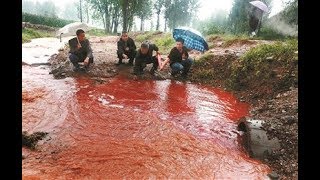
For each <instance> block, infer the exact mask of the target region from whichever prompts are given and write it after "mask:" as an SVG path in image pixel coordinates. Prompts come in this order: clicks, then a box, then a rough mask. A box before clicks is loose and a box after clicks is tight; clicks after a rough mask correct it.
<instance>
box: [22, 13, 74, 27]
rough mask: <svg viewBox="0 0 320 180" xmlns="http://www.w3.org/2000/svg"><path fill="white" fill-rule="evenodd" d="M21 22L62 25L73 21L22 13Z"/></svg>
mask: <svg viewBox="0 0 320 180" xmlns="http://www.w3.org/2000/svg"><path fill="white" fill-rule="evenodd" d="M22 22H29V23H32V24H42V25H46V26H50V27H63V26H65V25H67V24H70V23H73V22H74V21H71V20H64V19H59V18H55V17H46V16H41V15H34V14H29V13H22Z"/></svg>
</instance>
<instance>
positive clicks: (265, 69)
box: [190, 37, 298, 179]
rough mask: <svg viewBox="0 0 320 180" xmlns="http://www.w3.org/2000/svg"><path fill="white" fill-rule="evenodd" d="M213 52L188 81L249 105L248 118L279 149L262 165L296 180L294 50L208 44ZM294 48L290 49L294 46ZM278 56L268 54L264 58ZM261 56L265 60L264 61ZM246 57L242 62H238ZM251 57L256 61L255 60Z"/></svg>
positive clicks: (218, 42) (217, 41) (244, 43)
mask: <svg viewBox="0 0 320 180" xmlns="http://www.w3.org/2000/svg"><path fill="white" fill-rule="evenodd" d="M210 43H211V44H212V47H213V49H211V50H209V52H207V53H206V54H204V55H203V56H202V57H200V58H199V60H198V61H196V63H195V65H194V66H193V68H192V73H191V74H192V75H191V77H190V79H191V81H193V82H197V83H205V84H210V85H212V86H215V87H221V88H224V89H226V90H229V91H232V92H233V93H234V94H235V95H236V96H237V97H238V98H239V99H240V100H242V101H246V102H248V103H250V104H251V111H250V116H251V118H253V119H259V120H264V121H265V124H264V125H263V128H264V129H265V130H266V131H267V133H268V136H270V138H273V137H277V138H278V139H279V142H280V145H281V148H280V149H279V150H277V151H274V152H273V153H272V154H271V155H270V156H269V157H268V158H266V159H264V160H263V161H264V162H265V163H267V164H269V165H270V167H271V168H272V169H273V170H274V171H275V172H277V173H278V174H279V175H280V177H281V179H297V178H298V57H297V53H298V51H297V49H296V50H295V48H292V46H291V44H290V43H289V45H288V47H287V45H284V46H283V45H280V44H277V43H276V44H274V45H270V46H268V45H264V46H263V47H262V48H257V49H256V48H255V49H252V50H253V51H250V52H249V54H245V53H246V52H247V51H249V50H250V49H251V48H253V47H256V46H257V45H258V44H270V43H272V42H268V41H252V40H246V41H240V40H234V41H230V42H228V43H225V42H224V41H223V40H222V39H221V38H219V37H217V38H214V39H212V40H211V42H210ZM294 46H295V45H294ZM273 51H275V52H278V53H275V54H272V53H270V52H273ZM264 54H266V56H264ZM243 56H247V57H248V58H247V57H243ZM255 57H256V58H255Z"/></svg>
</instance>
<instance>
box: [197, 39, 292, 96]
mask: <svg viewBox="0 0 320 180" xmlns="http://www.w3.org/2000/svg"><path fill="white" fill-rule="evenodd" d="M230 41H234V40H230ZM227 42H228V41H227ZM192 71H193V72H192V74H191V80H193V81H195V82H202V83H206V84H211V85H218V84H219V85H220V86H223V87H226V88H227V89H229V90H232V91H253V92H254V94H255V96H257V97H258V96H270V95H274V94H277V93H279V92H282V91H285V90H288V88H289V87H291V86H294V87H296V86H297V85H298V41H297V40H287V41H284V42H281V41H278V42H276V43H274V44H263V45H258V46H256V47H254V48H252V49H250V50H249V51H248V52H246V53H245V54H244V55H243V56H242V57H241V58H238V57H237V56H236V55H233V54H228V55H223V56H221V55H214V54H212V53H209V52H208V53H205V54H204V55H203V56H202V57H200V58H199V59H198V60H197V61H195V64H194V66H193V70H192Z"/></svg>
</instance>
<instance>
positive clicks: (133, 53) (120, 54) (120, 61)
mask: <svg viewBox="0 0 320 180" xmlns="http://www.w3.org/2000/svg"><path fill="white" fill-rule="evenodd" d="M136 53H137V52H136V51H125V52H124V54H125V55H127V56H128V58H129V63H130V64H133V60H134V58H135V57H136ZM117 55H118V59H119V62H118V63H119V64H121V63H122V59H123V56H122V55H123V54H122V53H119V52H117Z"/></svg>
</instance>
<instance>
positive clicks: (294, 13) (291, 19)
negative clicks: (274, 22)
mask: <svg viewBox="0 0 320 180" xmlns="http://www.w3.org/2000/svg"><path fill="white" fill-rule="evenodd" d="M282 17H284V20H285V21H286V22H287V23H289V24H292V25H298V0H292V1H290V2H288V3H287V6H286V8H285V9H284V11H283V12H282Z"/></svg>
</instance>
